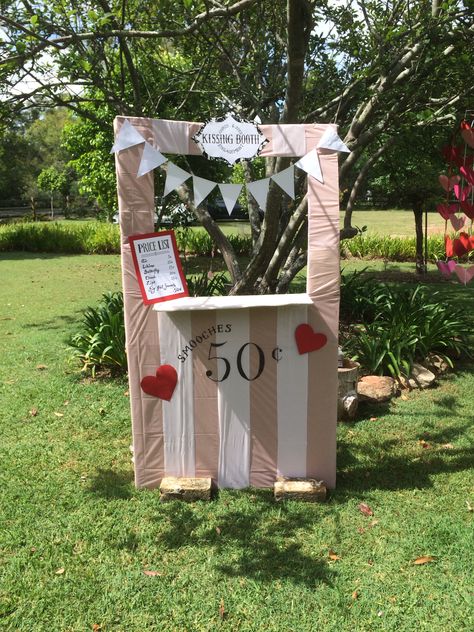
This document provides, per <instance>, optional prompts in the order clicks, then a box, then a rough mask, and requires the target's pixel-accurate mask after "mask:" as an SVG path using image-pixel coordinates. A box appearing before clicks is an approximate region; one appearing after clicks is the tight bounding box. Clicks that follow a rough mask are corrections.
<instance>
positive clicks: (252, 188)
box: [247, 178, 270, 211]
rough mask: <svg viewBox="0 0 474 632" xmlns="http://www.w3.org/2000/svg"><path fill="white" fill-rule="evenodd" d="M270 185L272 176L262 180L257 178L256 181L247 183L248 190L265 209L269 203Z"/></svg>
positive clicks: (263, 209)
mask: <svg viewBox="0 0 474 632" xmlns="http://www.w3.org/2000/svg"><path fill="white" fill-rule="evenodd" d="M269 187H270V178H263V179H262V180H255V182H249V183H248V184H247V191H249V193H251V194H252V195H253V197H254V198H255V199H256V200H257V204H258V205H259V207H260V208H261V209H262V211H265V207H266V205H267V195H268V189H269Z"/></svg>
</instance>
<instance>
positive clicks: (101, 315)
mask: <svg viewBox="0 0 474 632" xmlns="http://www.w3.org/2000/svg"><path fill="white" fill-rule="evenodd" d="M69 345H70V346H71V347H73V349H74V355H75V356H76V357H78V358H79V360H80V361H81V362H82V370H83V371H86V372H87V371H90V372H91V373H92V375H95V373H96V371H97V370H109V371H111V372H112V373H115V374H116V373H122V372H124V371H126V370H127V355H126V351H125V326H124V316H123V295H122V292H108V293H106V294H104V295H103V297H102V302H101V303H100V304H99V305H98V306H97V307H96V308H94V307H89V308H87V309H86V311H85V312H84V315H83V321H82V330H81V331H80V332H78V333H77V334H75V335H74V336H72V338H71V340H70V341H69Z"/></svg>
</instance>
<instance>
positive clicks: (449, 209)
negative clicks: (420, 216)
mask: <svg viewBox="0 0 474 632" xmlns="http://www.w3.org/2000/svg"><path fill="white" fill-rule="evenodd" d="M436 210H437V211H438V213H439V214H440V215H441V217H442V218H443V219H446V220H447V219H449V218H450V217H451V215H452V214H453V213H455V212H456V211H457V210H458V205H457V204H438V206H437V207H436Z"/></svg>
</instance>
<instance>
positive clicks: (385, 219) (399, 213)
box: [340, 209, 445, 237]
mask: <svg viewBox="0 0 474 632" xmlns="http://www.w3.org/2000/svg"><path fill="white" fill-rule="evenodd" d="M340 216H341V225H342V224H343V221H344V213H343V212H342V211H341V215H340ZM444 224H445V222H444V219H443V218H442V217H441V215H440V214H439V213H428V234H429V235H439V234H443V233H444ZM352 225H353V226H358V227H359V228H362V227H363V226H367V231H368V232H369V233H374V234H377V235H401V236H408V237H414V235H415V218H414V215H413V212H412V211H407V210H400V209H387V210H384V211H379V210H355V211H354V213H353V215H352Z"/></svg>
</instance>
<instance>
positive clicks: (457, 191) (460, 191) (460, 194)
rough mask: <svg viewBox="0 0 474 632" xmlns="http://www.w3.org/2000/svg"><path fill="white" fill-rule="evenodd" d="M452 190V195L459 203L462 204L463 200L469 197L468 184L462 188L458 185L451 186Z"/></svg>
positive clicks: (469, 188)
mask: <svg viewBox="0 0 474 632" xmlns="http://www.w3.org/2000/svg"><path fill="white" fill-rule="evenodd" d="M453 190H454V195H455V196H456V197H457V199H458V200H460V201H461V202H464V200H465V199H466V198H467V196H468V195H469V192H470V190H471V185H470V184H468V185H467V186H465V187H462V186H461V185H460V184H455V185H454V186H453Z"/></svg>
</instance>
